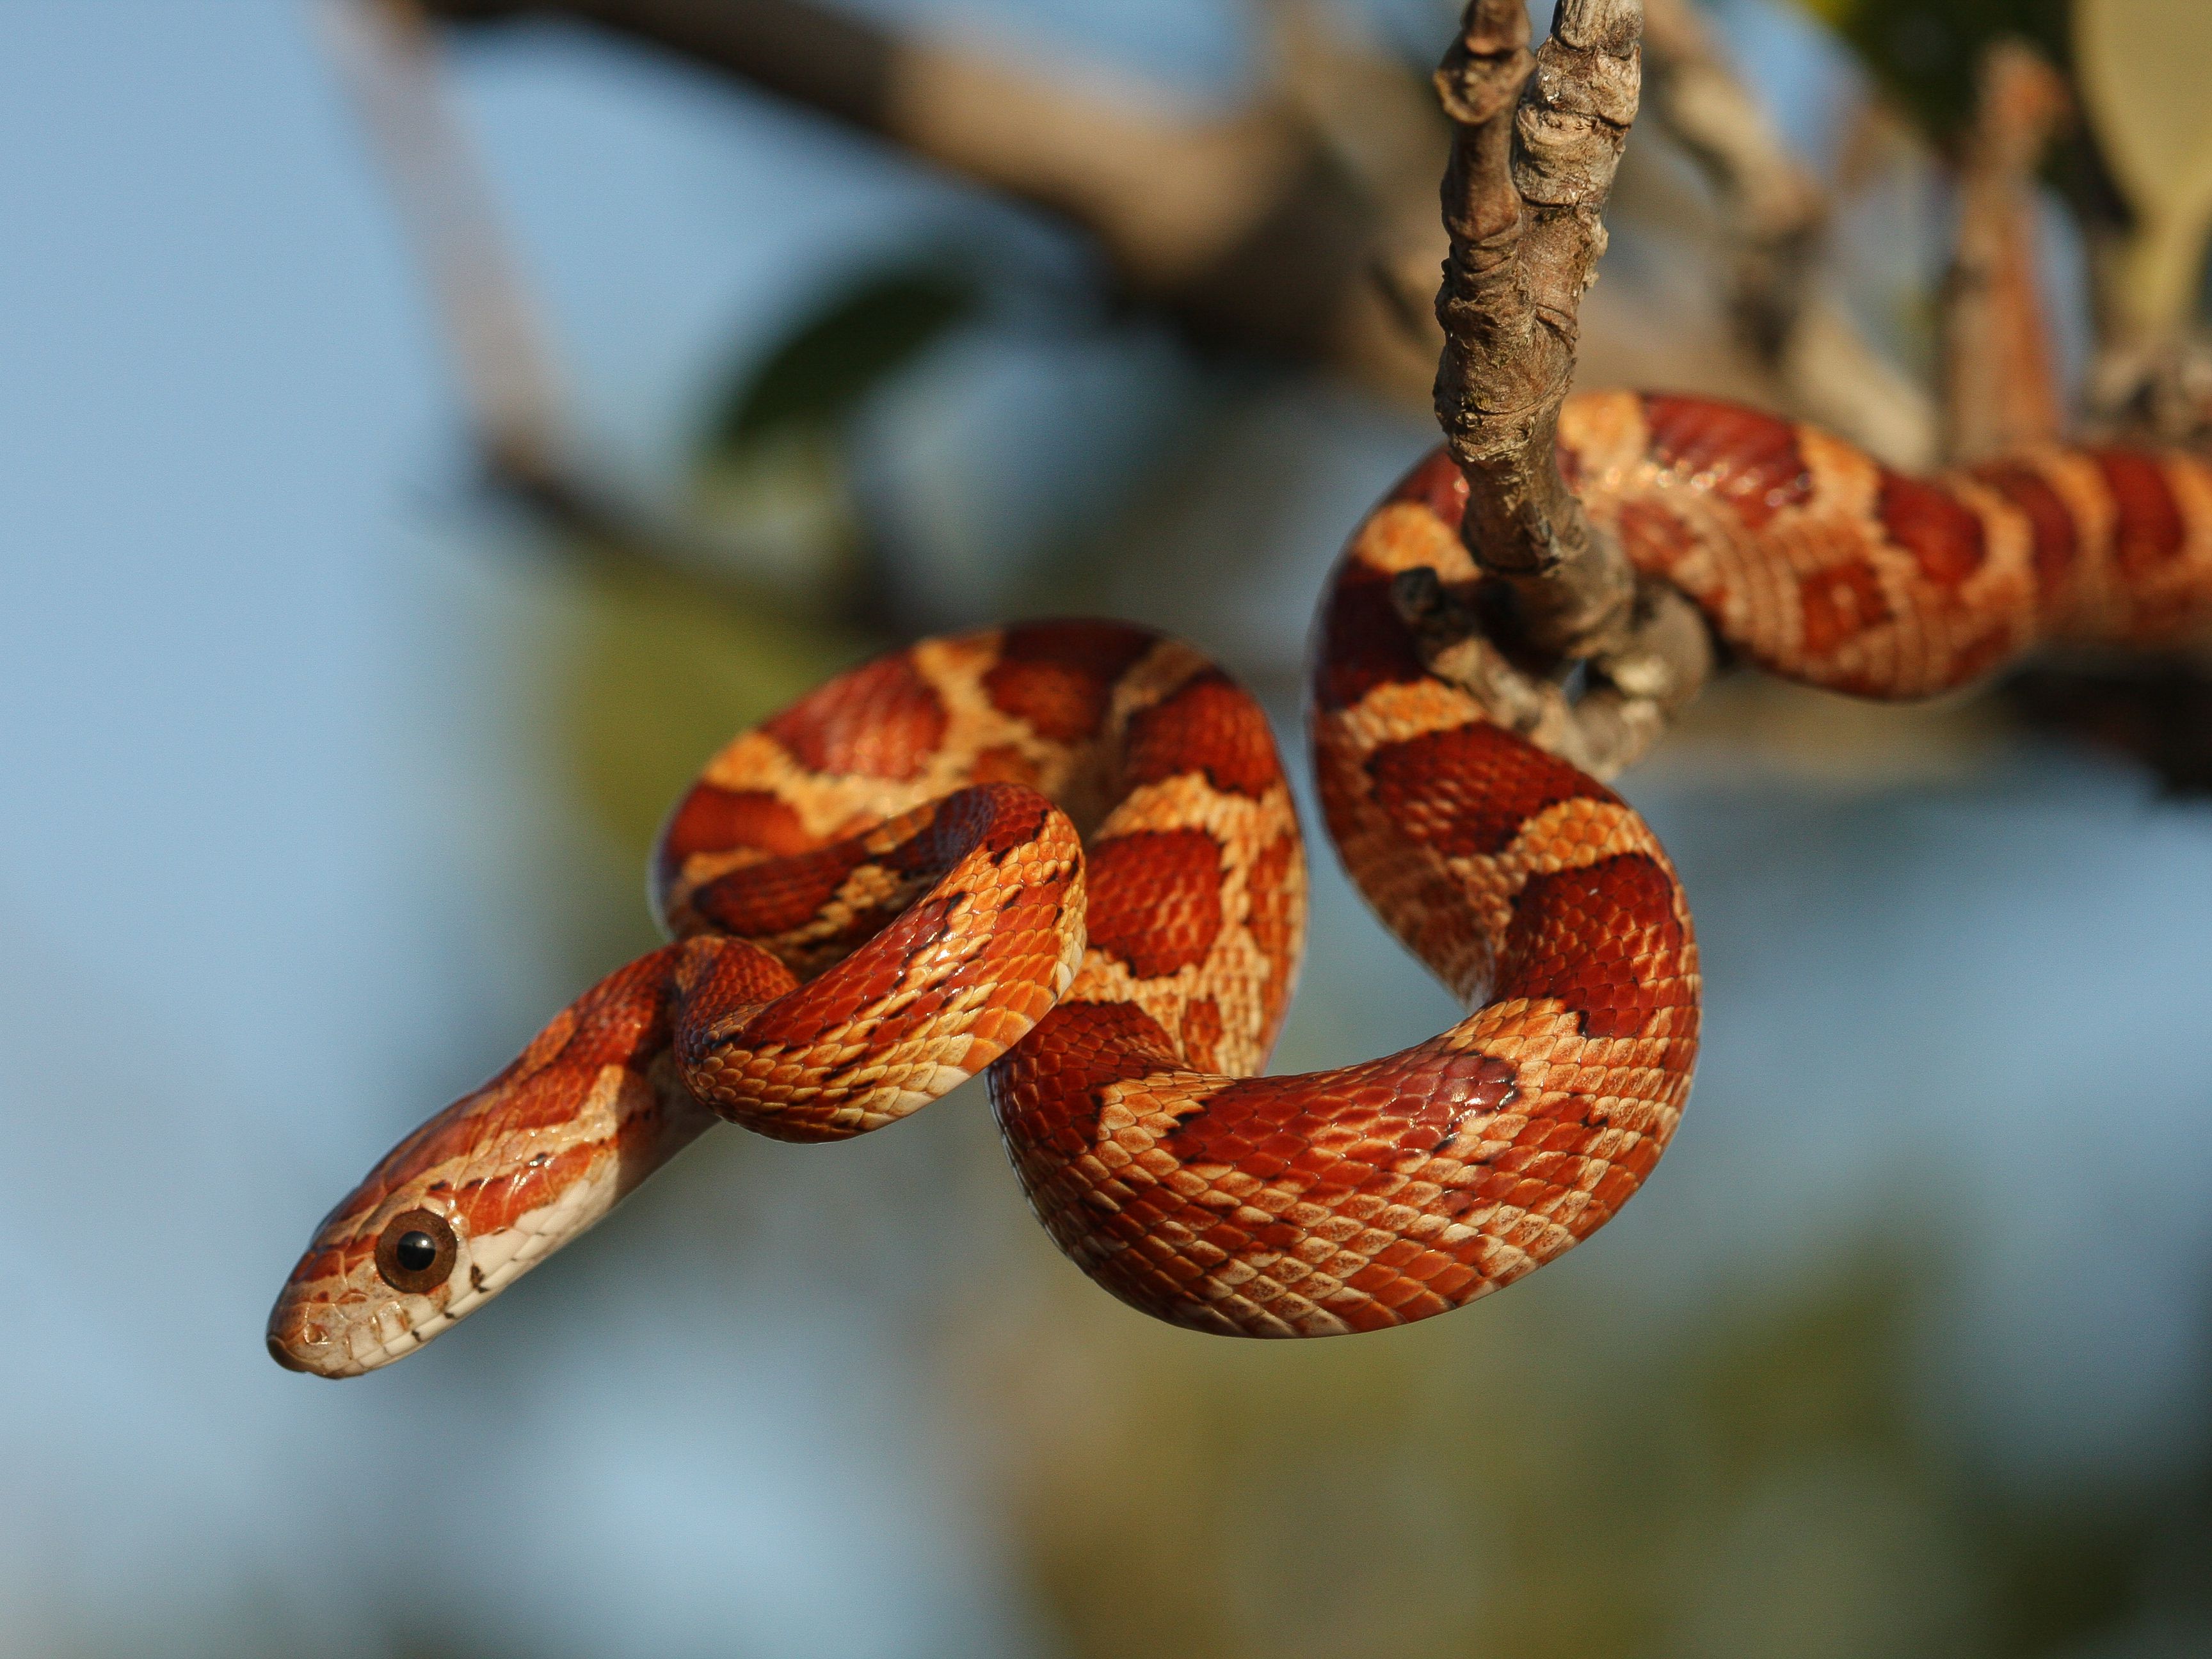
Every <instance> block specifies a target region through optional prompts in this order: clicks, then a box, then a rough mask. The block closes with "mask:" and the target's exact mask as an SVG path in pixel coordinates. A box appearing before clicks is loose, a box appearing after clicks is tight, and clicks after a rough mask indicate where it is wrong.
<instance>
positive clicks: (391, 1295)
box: [269, 1183, 495, 1377]
mask: <svg viewBox="0 0 2212 1659" xmlns="http://www.w3.org/2000/svg"><path fill="white" fill-rule="evenodd" d="M417 1184H418V1183H410V1184H409V1185H407V1186H403V1187H401V1188H398V1190H396V1191H394V1192H392V1193H391V1194H389V1195H388V1196H386V1198H385V1199H384V1200H383V1201H382V1202H380V1203H379V1204H377V1205H375V1206H374V1207H373V1208H371V1209H368V1210H366V1211H363V1210H362V1209H360V1208H358V1207H356V1206H355V1205H354V1204H352V1203H351V1202H350V1201H349V1203H347V1204H344V1205H341V1206H339V1208H338V1210H337V1211H335V1212H332V1213H331V1216H330V1217H329V1218H327V1219H325V1222H324V1223H323V1225H322V1226H321V1227H320V1228H319V1229H318V1230H317V1232H316V1235H315V1241H314V1243H312V1244H310V1245H309V1246H308V1247H307V1253H306V1254H305V1255H302V1256H301V1258H300V1263H299V1266H298V1267H295V1268H294V1269H293V1270H292V1276H291V1278H290V1279H288V1280H286V1281H285V1285H284V1289H283V1294H282V1295H280V1296H279V1297H277V1299H276V1308H275V1310H273V1311H272V1312H271V1313H270V1316H269V1352H270V1356H271V1357H272V1358H274V1359H275V1360H276V1363H277V1364H280V1365H283V1366H284V1367H286V1368H287V1369H289V1370H295V1371H310V1372H313V1374H314V1375H316V1376H331V1377H338V1376H360V1375H361V1373H362V1372H363V1371H369V1370H375V1369H376V1368H377V1367H378V1366H380V1365H386V1364H391V1363H392V1361H393V1360H395V1359H397V1358H399V1357H400V1356H401V1355H402V1354H405V1353H410V1352H413V1351H414V1350H415V1349H416V1348H418V1347H420V1346H422V1344H423V1343H425V1342H427V1341H428V1340H430V1339H431V1338H432V1337H433V1336H435V1335H436V1334H438V1333H439V1332H440V1331H441V1330H443V1329H445V1328H447V1326H449V1325H451V1324H453V1322H455V1321H456V1320H458V1319H459V1318H460V1317H461V1316H463V1315H465V1313H467V1312H468V1311H469V1310H470V1309H471V1307H473V1306H474V1305H475V1304H477V1303H479V1302H482V1301H483V1300H484V1299H485V1298H486V1297H489V1295H490V1294H491V1293H492V1291H493V1289H494V1288H495V1287H494V1286H493V1285H492V1284H491V1282H490V1280H489V1278H488V1277H487V1276H486V1274H485V1272H484V1269H483V1264H482V1263H481V1262H480V1261H478V1260H477V1257H478V1256H479V1255H480V1254H481V1252H480V1251H479V1250H478V1249H477V1248H476V1247H475V1244H474V1243H473V1241H471V1238H470V1237H469V1224H468V1221H467V1219H466V1218H465V1216H464V1215H463V1214H462V1213H461V1212H460V1210H459V1206H455V1205H454V1204H453V1203H452V1202H451V1201H450V1200H447V1198H445V1197H443V1196H442V1195H441V1194H437V1193H435V1192H428V1191H418V1190H415V1189H414V1188H415V1187H416V1185H417Z"/></svg>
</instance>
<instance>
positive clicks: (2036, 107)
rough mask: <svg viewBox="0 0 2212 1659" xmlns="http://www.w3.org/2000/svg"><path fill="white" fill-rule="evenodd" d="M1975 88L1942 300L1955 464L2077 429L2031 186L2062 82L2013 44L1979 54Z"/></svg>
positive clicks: (1948, 446) (1947, 437) (1946, 409)
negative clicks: (2064, 386)
mask: <svg viewBox="0 0 2212 1659" xmlns="http://www.w3.org/2000/svg"><path fill="white" fill-rule="evenodd" d="M1977 87H1978V93H1977V96H1976V100H1975V112H1974V121H1973V125H1972V128H1971V129H1970V130H1969V131H1968V133H1967V136H1966V144H1965V152H1964V155H1963V156H1962V157H1961V160H1960V169H1959V227H1958V230H1957V233H1956V235H1955V237H1954V244H1953V252H1952V261H1951V270H1950V274H1949V276H1948V278H1947V280H1946V282H1945V285H1944V294H1943V319H1942V332H1943V341H1942V377H1943V450H1944V454H1945V456H1946V458H1947V459H1949V460H1951V461H1953V462H1954V463H1955V462H1963V461H1978V460H1986V459H1990V457H1992V456H1996V455H2001V454H2003V453H2006V452H2007V451H2008V450H2017V449H2022V448H2026V447H2029V446H2031V445H2034V444H2044V443H2053V442H2056V441H2058V440H2059V439H2060V438H2061V437H2063V435H2065V432H2066V429H2067V428H2068V426H2069V424H2070V423H2069V421H2068V419H2067V417H2066V411H2065V409H2064V407H2063V404H2062V402H2061V398H2060V393H2059V386H2058V372H2057V365H2056V363H2055V362H2053V361H2052V356H2051V319H2050V316H2049V308H2048V307H2047V305H2046V303H2045V297H2044V293H2043V283H2042V281H2041V279H2040V277H2039V275H2038V266H2039V253H2040V251H2041V238H2040V235H2039V229H2040V227H2039V222H2038V218H2037V207H2038V189H2037V184H2036V170H2037V168H2038V167H2039V166H2040V165H2041V163H2042V160H2043V154H2044V150H2045V147H2046V146H2047V145H2048V144H2049V143H2050V141H2051V137H2052V135H2053V133H2054V132H2055V131H2057V128H2058V127H2059V125H2060V124H2061V123H2063V121H2064V120H2065V119H2066V118H2067V116H2068V114H2069V111H2070V109H2071V102H2070V100H2069V99H2068V97H2067V94H2066V83H2065V82H2064V81H2063V80H2062V79H2061V78H2060V77H2059V75H2058V72H2057V70H2054V69H2052V68H2051V65H2050V64H2048V63H2047V62H2045V59H2044V58H2043V57H2042V55H2041V54H2040V53H2039V52H2037V51H2036V50H2035V49H2034V48H2033V46H2029V45H2028V44H2027V42H2026V41H2024V40H2019V39H2017V38H2015V37H2007V38H2005V39H2002V40H1996V41H1994V42H1992V43H1991V44H1990V46H1989V47H1988V49H1987V50H1986V51H1985V52H1984V54H1983V58H1982V65H1981V72H1980V74H1979V76H1978V78H1977Z"/></svg>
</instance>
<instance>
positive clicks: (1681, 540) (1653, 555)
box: [1620, 498, 1698, 576]
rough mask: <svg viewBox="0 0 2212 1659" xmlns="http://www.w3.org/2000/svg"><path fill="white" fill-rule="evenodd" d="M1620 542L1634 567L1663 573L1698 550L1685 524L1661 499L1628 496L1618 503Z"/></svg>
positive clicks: (1693, 537) (1696, 539) (1692, 535)
mask: <svg viewBox="0 0 2212 1659" xmlns="http://www.w3.org/2000/svg"><path fill="white" fill-rule="evenodd" d="M1620 545H1621V549H1622V550H1623V551H1625V552H1626V554H1627V555H1628V562H1630V563H1631V564H1632V565H1634V566H1635V567H1636V568H1638V570H1642V571H1647V572H1649V573H1650V574H1653V575H1657V576H1663V575H1667V574H1669V573H1671V572H1672V571H1673V570H1674V568H1675V567H1676V566H1678V565H1680V563H1681V562H1683V561H1684V560H1685V559H1686V558H1688V557H1689V556H1690V555H1691V554H1692V553H1694V552H1696V551H1697V550H1698V538H1697V537H1696V536H1695V535H1694V534H1692V532H1691V530H1690V527H1689V526H1687V525H1686V524H1684V523H1683V522H1682V521H1681V520H1680V519H1679V518H1677V517H1676V516H1675V515H1674V513H1673V512H1672V511H1671V510H1670V509H1669V508H1668V507H1667V505H1666V504H1665V503H1664V502H1663V501H1647V500H1643V499H1640V498H1635V499H1631V500H1630V501H1626V502H1624V503H1623V504H1622V506H1621V509H1620Z"/></svg>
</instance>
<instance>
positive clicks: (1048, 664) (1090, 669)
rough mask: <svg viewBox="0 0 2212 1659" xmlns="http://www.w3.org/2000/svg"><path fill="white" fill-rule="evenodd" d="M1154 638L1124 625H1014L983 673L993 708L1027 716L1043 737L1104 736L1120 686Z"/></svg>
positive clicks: (1081, 738) (1076, 740) (1080, 738)
mask: <svg viewBox="0 0 2212 1659" xmlns="http://www.w3.org/2000/svg"><path fill="white" fill-rule="evenodd" d="M1152 643H1153V636H1152V635H1151V634H1148V633H1146V631H1145V630H1144V629H1139V628H1131V627H1129V626H1128V625H1127V624H1126V623H1112V622H1065V623H1030V624H1026V625H1024V626H1022V627H1018V628H1010V629H1007V630H1006V635H1005V636H1004V638H1002V639H1001V640H1000V643H999V659H998V661H997V662H995V663H994V664H993V665H991V667H990V669H989V671H987V673H985V675H984V676H983V689H984V690H985V692H986V693H987V695H988V696H989V697H990V699H991V704H992V707H994V708H997V709H998V710H999V711H1000V713H1002V714H1012V716H1013V717H1014V718H1015V719H1017V720H1026V721H1028V722H1029V724H1030V726H1031V727H1032V728H1033V729H1034V730H1035V731H1036V732H1037V734H1038V735H1039V736H1040V737H1044V738H1050V739H1051V740H1052V741H1054V742H1055V743H1080V742H1083V741H1084V740H1085V739H1086V738H1095V737H1097V735H1098V732H1099V728H1100V727H1101V726H1103V725H1104V724H1105V722H1106V711H1107V708H1108V706H1109V704H1110V702H1112V700H1113V696H1114V683H1115V681H1116V680H1118V679H1120V678H1121V676H1122V674H1123V673H1125V672H1126V671H1127V670H1128V668H1129V665H1131V664H1132V663H1134V662H1135V661H1136V660H1137V659H1139V657H1142V656H1143V655H1144V654H1145V653H1146V652H1147V651H1149V650H1151V649H1152Z"/></svg>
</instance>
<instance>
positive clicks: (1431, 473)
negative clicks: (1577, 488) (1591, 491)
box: [1383, 446, 1574, 533]
mask: <svg viewBox="0 0 2212 1659" xmlns="http://www.w3.org/2000/svg"><path fill="white" fill-rule="evenodd" d="M1566 453H1567V452H1566V451H1565V450H1564V449H1563V450H1561V452H1560V455H1561V459H1563V460H1564V459H1565V456H1566ZM1567 482H1568V487H1569V488H1572V487H1573V483H1574V481H1573V480H1572V479H1571V478H1570V479H1569V480H1568V481H1567ZM1383 500H1384V501H1386V502H1388V501H1418V502H1419V503H1420V504H1421V505H1422V506H1423V507H1427V508H1428V509H1429V511H1430V512H1431V513H1435V514H1436V515H1437V517H1438V518H1439V519H1442V520H1443V521H1444V523H1446V524H1447V525H1449V526H1451V528H1452V530H1453V532H1455V533H1456V532H1457V531H1458V529H1459V527H1460V525H1461V523H1462V521H1463V520H1465V519H1466V517H1467V475H1466V474H1465V473H1463V472H1462V471H1460V470H1459V463H1458V462H1457V461H1455V460H1454V459H1452V457H1451V451H1449V449H1445V448H1443V447H1441V446H1439V447H1437V448H1435V449H1432V450H1431V451H1430V452H1429V453H1427V454H1426V455H1425V456H1423V457H1422V458H1421V459H1420V460H1419V462H1418V463H1416V464H1415V465H1414V467H1413V471H1411V472H1408V473H1407V475H1406V476H1405V477H1402V478H1401V479H1399V480H1398V482H1397V483H1396V484H1395V485H1394V486H1392V488H1391V490H1390V493H1389V495H1386V496H1384V497H1383Z"/></svg>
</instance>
